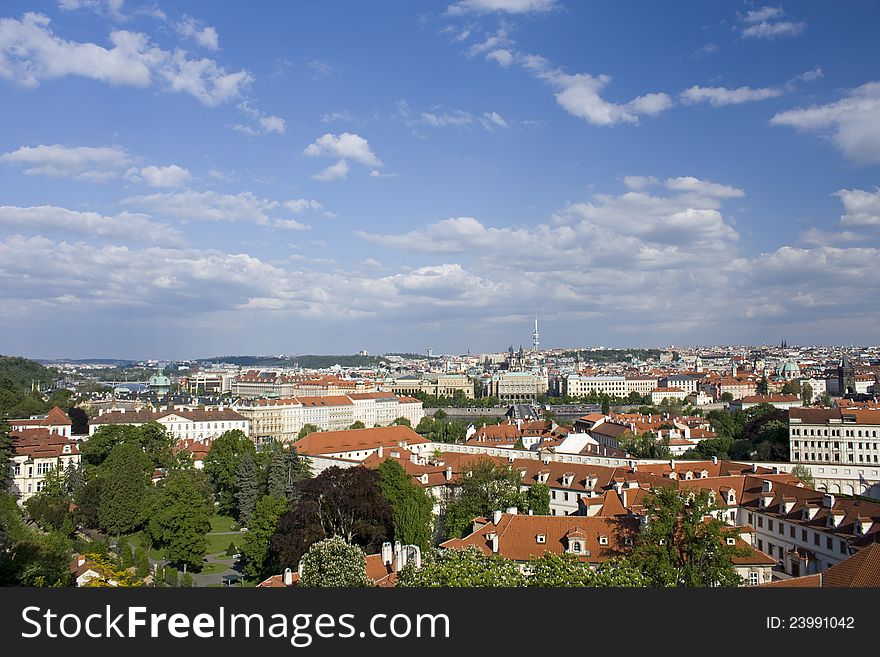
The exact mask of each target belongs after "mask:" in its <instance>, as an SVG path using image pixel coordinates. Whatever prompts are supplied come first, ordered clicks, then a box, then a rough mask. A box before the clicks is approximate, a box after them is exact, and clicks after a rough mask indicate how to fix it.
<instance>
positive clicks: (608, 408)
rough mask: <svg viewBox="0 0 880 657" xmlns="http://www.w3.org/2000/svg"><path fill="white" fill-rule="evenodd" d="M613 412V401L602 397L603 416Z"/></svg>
mask: <svg viewBox="0 0 880 657" xmlns="http://www.w3.org/2000/svg"><path fill="white" fill-rule="evenodd" d="M610 412H611V400H610V399H609V398H608V397H607V396H604V397H602V415H608V414H609V413H610Z"/></svg>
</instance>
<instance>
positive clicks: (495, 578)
mask: <svg viewBox="0 0 880 657" xmlns="http://www.w3.org/2000/svg"><path fill="white" fill-rule="evenodd" d="M526 583H527V580H526V577H525V575H523V574H522V572H521V571H520V568H519V565H517V563H516V562H515V561H511V560H510V559H505V558H504V557H499V556H487V555H485V554H483V552H482V551H481V550H480V549H479V548H476V547H473V546H470V547H467V548H464V549H463V550H427V551H425V552H423V553H422V567H421V568H419V569H416V568H415V564H414V563H413V562H412V561H410V562H409V563H408V564H407V565H406V566H404V568H403V570H401V571H400V573H399V574H398V576H397V586H399V587H511V586H525V585H526Z"/></svg>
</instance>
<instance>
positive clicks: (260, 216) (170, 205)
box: [123, 190, 280, 226]
mask: <svg viewBox="0 0 880 657" xmlns="http://www.w3.org/2000/svg"><path fill="white" fill-rule="evenodd" d="M123 203H125V204H126V205H130V206H133V207H139V208H146V209H148V210H152V211H154V212H157V213H159V214H162V215H165V216H169V217H176V218H178V219H179V220H180V221H184V222H186V221H223V222H234V221H250V222H253V223H255V224H259V225H264V226H265V225H268V224H269V223H270V219H271V216H270V215H271V213H272V211H273V210H276V209H277V208H278V207H279V205H280V204H279V203H278V202H277V201H269V200H266V199H262V198H259V197H257V196H255V195H254V194H252V193H251V192H241V193H239V194H234V195H233V194H220V193H218V192H210V191H208V192H196V191H192V190H187V191H183V192H166V193H161V194H150V195H147V196H133V197H131V198H127V199H125V200H124V201H123Z"/></svg>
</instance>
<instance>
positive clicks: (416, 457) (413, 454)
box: [409, 452, 419, 463]
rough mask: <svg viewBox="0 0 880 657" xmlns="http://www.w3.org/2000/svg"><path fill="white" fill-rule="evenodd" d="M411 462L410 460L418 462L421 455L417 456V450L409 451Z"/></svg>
mask: <svg viewBox="0 0 880 657" xmlns="http://www.w3.org/2000/svg"><path fill="white" fill-rule="evenodd" d="M409 462H410V463H418V462H419V457H418V456H416V453H415V452H410V453H409Z"/></svg>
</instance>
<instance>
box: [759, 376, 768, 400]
mask: <svg viewBox="0 0 880 657" xmlns="http://www.w3.org/2000/svg"><path fill="white" fill-rule="evenodd" d="M755 392H756V393H758V394H759V395H766V394H767V393H768V392H770V384H769V383H768V382H767V377H766V376H765V377H761V380H760V381H758V383H757V384H756V385H755Z"/></svg>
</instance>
